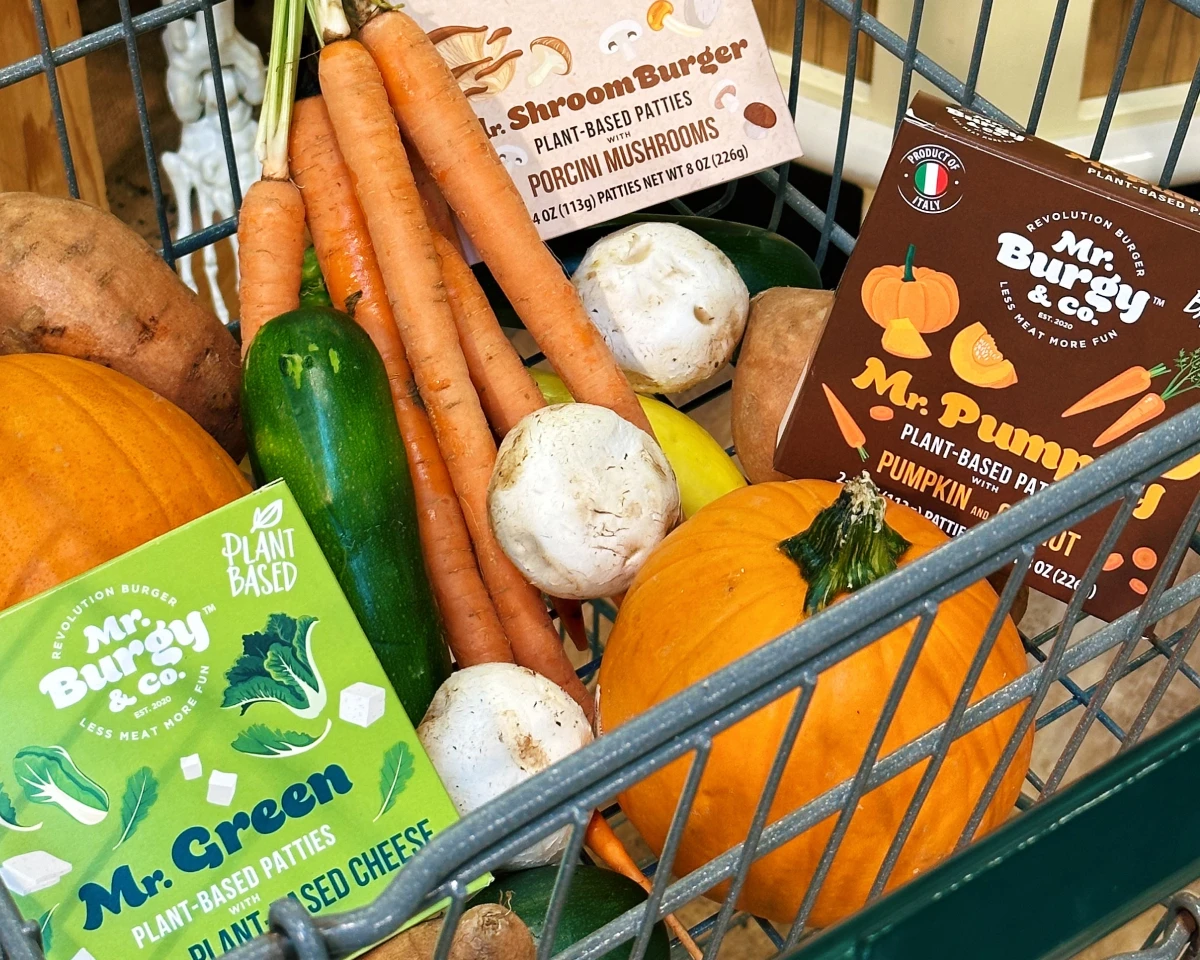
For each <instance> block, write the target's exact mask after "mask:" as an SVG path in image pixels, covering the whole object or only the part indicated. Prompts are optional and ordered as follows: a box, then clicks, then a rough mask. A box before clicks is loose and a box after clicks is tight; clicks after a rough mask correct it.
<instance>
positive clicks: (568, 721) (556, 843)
mask: <svg viewBox="0 0 1200 960" xmlns="http://www.w3.org/2000/svg"><path fill="white" fill-rule="evenodd" d="M417 737H418V739H419V740H420V741H421V745H422V746H423V747H424V748H425V752H426V753H427V754H428V755H429V759H430V761H431V762H432V763H433V766H434V769H435V770H437V773H438V776H439V777H440V778H441V781H442V783H443V784H444V785H445V787H446V792H447V793H448V794H450V799H451V800H452V801H453V803H454V806H455V809H457V810H458V812H459V814H461V815H464V816H465V815H466V814H468V813H470V812H471V811H472V810H475V809H477V808H478V807H481V806H483V804H485V803H487V802H488V801H489V800H491V799H493V798H494V797H497V796H499V795H500V794H501V793H503V792H504V791H506V790H510V789H512V788H513V787H515V786H517V785H518V784H520V783H523V782H524V781H525V780H528V779H529V778H530V777H532V776H533V775H534V774H537V773H540V772H541V771H542V770H544V769H545V768H546V767H548V766H550V764H552V763H555V762H556V761H558V760H561V759H562V758H563V757H566V756H567V755H569V754H571V753H574V752H575V751H576V750H578V749H579V748H580V747H583V746H586V745H587V744H589V743H591V741H592V739H593V738H592V730H591V727H590V726H588V721H587V717H586V716H584V713H583V710H582V709H581V708H580V706H579V704H577V703H576V702H575V701H574V700H572V699H571V697H570V696H569V695H568V694H567V693H566V692H565V691H564V690H563V689H562V688H561V687H558V686H557V685H555V684H554V683H551V682H550V681H549V680H547V679H546V678H545V677H543V676H541V675H539V674H537V673H534V672H533V671H532V670H527V669H525V668H524V667H518V666H517V665H516V664H512V663H484V664H479V665H477V666H473V667H467V668H465V669H463V670H459V671H457V672H455V673H453V674H451V675H450V678H449V679H448V680H447V681H446V682H445V683H443V684H442V685H441V687H440V688H438V691H437V693H436V694H435V695H434V697H433V701H432V702H431V703H430V704H429V709H428V711H426V713H425V718H424V719H423V720H422V721H421V724H420V726H419V727H417ZM569 836H570V833H569V828H564V829H563V830H560V831H558V832H557V833H555V834H552V835H551V836H549V837H547V838H546V839H544V840H542V841H539V842H538V843H536V844H534V845H533V846H531V847H529V848H528V849H526V850H523V851H522V852H521V853H519V854H517V855H516V856H515V857H513V859H512V860H510V861H509V862H508V864H507V866H511V867H534V866H540V865H542V864H546V863H553V862H554V861H556V860H557V859H559V857H560V856H561V855H562V852H563V850H564V849H565V848H566V846H567V841H568V839H569Z"/></svg>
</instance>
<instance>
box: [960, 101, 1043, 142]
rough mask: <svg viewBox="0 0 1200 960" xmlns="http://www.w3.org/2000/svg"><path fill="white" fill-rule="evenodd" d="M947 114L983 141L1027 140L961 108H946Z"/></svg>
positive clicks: (1010, 130)
mask: <svg viewBox="0 0 1200 960" xmlns="http://www.w3.org/2000/svg"><path fill="white" fill-rule="evenodd" d="M946 113H947V115H949V117H950V119H951V120H952V121H953V122H954V123H955V124H957V125H958V126H959V127H961V128H962V129H963V130H966V131H967V133H971V134H974V135H975V136H977V137H980V138H981V139H983V140H990V141H992V142H993V143H1020V142H1021V141H1022V140H1024V139H1025V136H1024V134H1020V133H1017V131H1016V130H1013V129H1011V128H1009V127H1006V126H1005V125H1004V124H1002V123H1000V122H999V121H997V120H993V119H992V118H991V117H985V116H984V115H983V114H982V113H973V112H971V111H970V110H963V109H961V108H959V107H946Z"/></svg>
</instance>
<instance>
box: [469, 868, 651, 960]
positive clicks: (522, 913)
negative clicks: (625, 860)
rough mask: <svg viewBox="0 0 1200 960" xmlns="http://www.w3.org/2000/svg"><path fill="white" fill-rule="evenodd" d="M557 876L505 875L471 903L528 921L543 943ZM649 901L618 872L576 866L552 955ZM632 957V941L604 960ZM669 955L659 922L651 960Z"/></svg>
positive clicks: (547, 872)
mask: <svg viewBox="0 0 1200 960" xmlns="http://www.w3.org/2000/svg"><path fill="white" fill-rule="evenodd" d="M557 875H558V867H557V866H553V867H534V868H533V869H532V870H521V871H519V872H517V873H509V874H505V875H504V876H502V877H498V878H497V879H496V881H495V882H494V883H493V884H492V885H491V886H490V887H488V888H487V889H486V890H484V891H483V892H482V893H481V894H480V895H479V897H478V898H477V899H476V900H474V901H472V902H474V903H502V904H504V905H505V906H506V907H508V908H509V909H511V910H512V912H513V913H515V914H516V915H517V916H518V917H520V918H521V920H523V921H524V923H525V926H527V927H528V928H529V932H530V933H532V934H533V939H534V940H541V936H542V929H543V928H544V927H545V925H546V908H547V907H549V906H550V897H551V895H552V894H553V892H554V878H555V877H556V876H557ZM645 900H646V892H645V891H644V890H643V889H642V888H641V887H639V886H638V885H637V884H636V883H634V882H633V881H632V880H629V879H628V878H626V877H623V876H621V875H620V874H619V873H613V872H612V871H611V870H603V869H601V868H600V867H589V866H585V865H582V864H581V865H580V866H577V867H576V868H575V873H574V875H573V876H572V877H571V888H570V889H569V890H568V891H567V901H566V903H565V904H563V910H562V916H561V918H560V919H559V922H558V929H557V930H556V931H555V934H554V946H553V948H552V949H551V951H550V953H551V955H552V956H553V955H555V954H558V953H561V952H562V951H563V950H566V949H567V947H569V946H571V944H573V943H578V942H579V941H580V940H582V939H583V938H584V937H586V936H587V935H588V934H589V933H592V932H593V931H596V930H599V929H600V928H601V927H603V926H604V925H605V924H606V923H608V922H609V921H610V920H615V919H617V917H619V916H620V915H621V914H623V913H624V912H625V911H626V910H632V909H633V908H634V907H636V906H638V905H639V904H641V903H644V902H645ZM632 952H633V941H632V940H627V941H625V943H623V944H621V945H620V946H619V947H616V948H614V949H612V950H609V951H608V953H606V954H604V955H603V956H602V957H601V958H600V960H625V958H627V957H628V956H629V954H630V953H632ZM670 955H671V946H670V939H669V938H668V936H667V928H666V925H665V924H664V923H663V922H662V921H661V920H660V921H659V922H658V923H656V924H655V925H654V931H653V933H651V934H650V945H649V947H648V948H647V950H646V960H668V958H669V957H670Z"/></svg>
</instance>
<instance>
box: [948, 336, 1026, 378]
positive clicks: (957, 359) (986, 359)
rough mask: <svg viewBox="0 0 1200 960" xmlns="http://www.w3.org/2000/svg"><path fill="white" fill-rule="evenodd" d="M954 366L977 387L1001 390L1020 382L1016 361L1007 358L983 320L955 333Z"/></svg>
mask: <svg viewBox="0 0 1200 960" xmlns="http://www.w3.org/2000/svg"><path fill="white" fill-rule="evenodd" d="M950 366H951V367H952V368H953V369H954V372H955V373H956V374H958V376H959V377H960V378H961V379H963V380H965V381H966V382H967V383H969V384H971V385H973V386H976V387H989V388H991V389H994V390H1001V389H1003V388H1004V387H1011V386H1012V385H1013V384H1014V383H1016V382H1017V371H1016V370H1015V369H1014V368H1013V365H1012V362H1011V361H1008V360H1005V359H1004V354H1002V353H1001V352H1000V351H999V350H998V349H997V348H996V341H995V339H993V337H992V335H991V334H990V333H988V332H987V328H986V327H985V326H984V325H983V324H982V323H972V324H971V325H970V326H967V327H963V328H962V329H961V330H959V331H958V333H956V334H955V335H954V340H953V341H952V342H951V343H950Z"/></svg>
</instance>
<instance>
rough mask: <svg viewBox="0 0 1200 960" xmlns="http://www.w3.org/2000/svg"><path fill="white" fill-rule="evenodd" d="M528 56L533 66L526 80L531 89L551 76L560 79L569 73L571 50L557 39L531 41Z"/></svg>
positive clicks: (544, 38)
mask: <svg viewBox="0 0 1200 960" xmlns="http://www.w3.org/2000/svg"><path fill="white" fill-rule="evenodd" d="M529 56H530V57H531V58H532V60H533V66H532V67H531V68H530V71H529V75H528V77H526V80H527V81H528V83H529V85H530V86H531V87H536V86H539V85H540V84H541V83H542V82H543V81H544V80H545V79H546V78H547V77H549V76H550V75H551V74H554V75H555V76H559V77H561V76H565V75H566V74H568V73H570V72H571V48H570V47H568V46H567V45H566V44H565V43H563V41H561V40H559V39H558V37H538V38H537V39H536V40H531V41H530V42H529Z"/></svg>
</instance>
